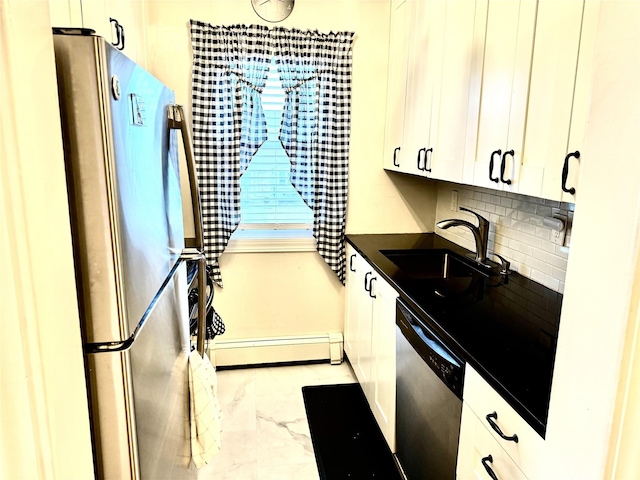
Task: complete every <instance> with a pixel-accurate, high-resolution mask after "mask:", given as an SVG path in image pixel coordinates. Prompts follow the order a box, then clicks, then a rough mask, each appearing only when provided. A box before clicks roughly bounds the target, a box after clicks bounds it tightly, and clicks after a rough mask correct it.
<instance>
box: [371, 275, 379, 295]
mask: <svg viewBox="0 0 640 480" xmlns="http://www.w3.org/2000/svg"><path fill="white" fill-rule="evenodd" d="M374 280H378V277H371V280H369V296H370V297H371V298H376V296H375V295H374V293H373V281H374Z"/></svg>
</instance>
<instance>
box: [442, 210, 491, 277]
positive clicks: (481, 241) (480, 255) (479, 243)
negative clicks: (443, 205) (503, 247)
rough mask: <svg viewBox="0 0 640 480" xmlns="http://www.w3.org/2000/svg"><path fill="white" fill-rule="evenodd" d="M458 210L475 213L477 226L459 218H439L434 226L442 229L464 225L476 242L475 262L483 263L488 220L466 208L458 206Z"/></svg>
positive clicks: (486, 244) (484, 260) (487, 241)
mask: <svg viewBox="0 0 640 480" xmlns="http://www.w3.org/2000/svg"><path fill="white" fill-rule="evenodd" d="M460 210H462V211H465V212H469V213H472V214H473V215H475V216H476V217H477V218H478V226H477V227H476V226H475V225H474V224H472V223H470V222H467V221H466V220H461V219H459V218H450V219H447V220H441V221H440V222H438V223H437V224H436V226H437V227H438V228H442V229H444V230H446V229H447V228H451V227H466V228H468V229H469V230H471V233H473V238H474V240H475V243H476V262H477V263H480V264H483V265H484V264H485V263H486V261H487V246H488V244H489V221H488V220H487V219H486V218H484V217H483V216H482V215H478V214H477V213H476V212H474V211H472V210H469V209H468V208H464V207H460Z"/></svg>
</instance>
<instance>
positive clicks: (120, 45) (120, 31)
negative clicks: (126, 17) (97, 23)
mask: <svg viewBox="0 0 640 480" xmlns="http://www.w3.org/2000/svg"><path fill="white" fill-rule="evenodd" d="M109 21H110V22H111V23H113V27H114V28H115V29H116V41H115V43H114V42H111V45H113V46H114V47H116V48H117V49H118V50H124V27H123V26H122V25H120V22H118V20H116V19H115V18H109Z"/></svg>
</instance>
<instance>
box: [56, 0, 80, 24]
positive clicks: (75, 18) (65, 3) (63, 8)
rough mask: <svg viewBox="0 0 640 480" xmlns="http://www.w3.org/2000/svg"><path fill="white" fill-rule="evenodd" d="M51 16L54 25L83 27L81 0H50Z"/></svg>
mask: <svg viewBox="0 0 640 480" xmlns="http://www.w3.org/2000/svg"><path fill="white" fill-rule="evenodd" d="M49 16H50V17H51V26H52V27H81V26H82V5H81V3H80V0H49Z"/></svg>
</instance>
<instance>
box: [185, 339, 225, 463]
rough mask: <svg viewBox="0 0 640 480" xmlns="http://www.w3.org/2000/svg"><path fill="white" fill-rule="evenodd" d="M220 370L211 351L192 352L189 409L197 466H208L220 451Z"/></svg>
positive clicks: (193, 457)
mask: <svg viewBox="0 0 640 480" xmlns="http://www.w3.org/2000/svg"><path fill="white" fill-rule="evenodd" d="M217 390H218V385H217V380H216V370H215V368H214V366H213V365H211V362H210V361H209V357H207V354H206V353H205V354H204V358H203V357H201V356H200V354H199V353H198V351H197V350H194V351H193V352H191V354H190V355H189V410H190V415H189V417H190V421H191V458H192V459H193V463H194V464H195V466H196V467H197V468H200V467H202V466H204V465H206V464H207V463H208V462H209V461H210V460H211V458H213V456H214V455H216V454H217V453H218V452H219V451H220V441H221V439H222V409H221V408H220V403H219V402H218V396H217Z"/></svg>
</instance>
